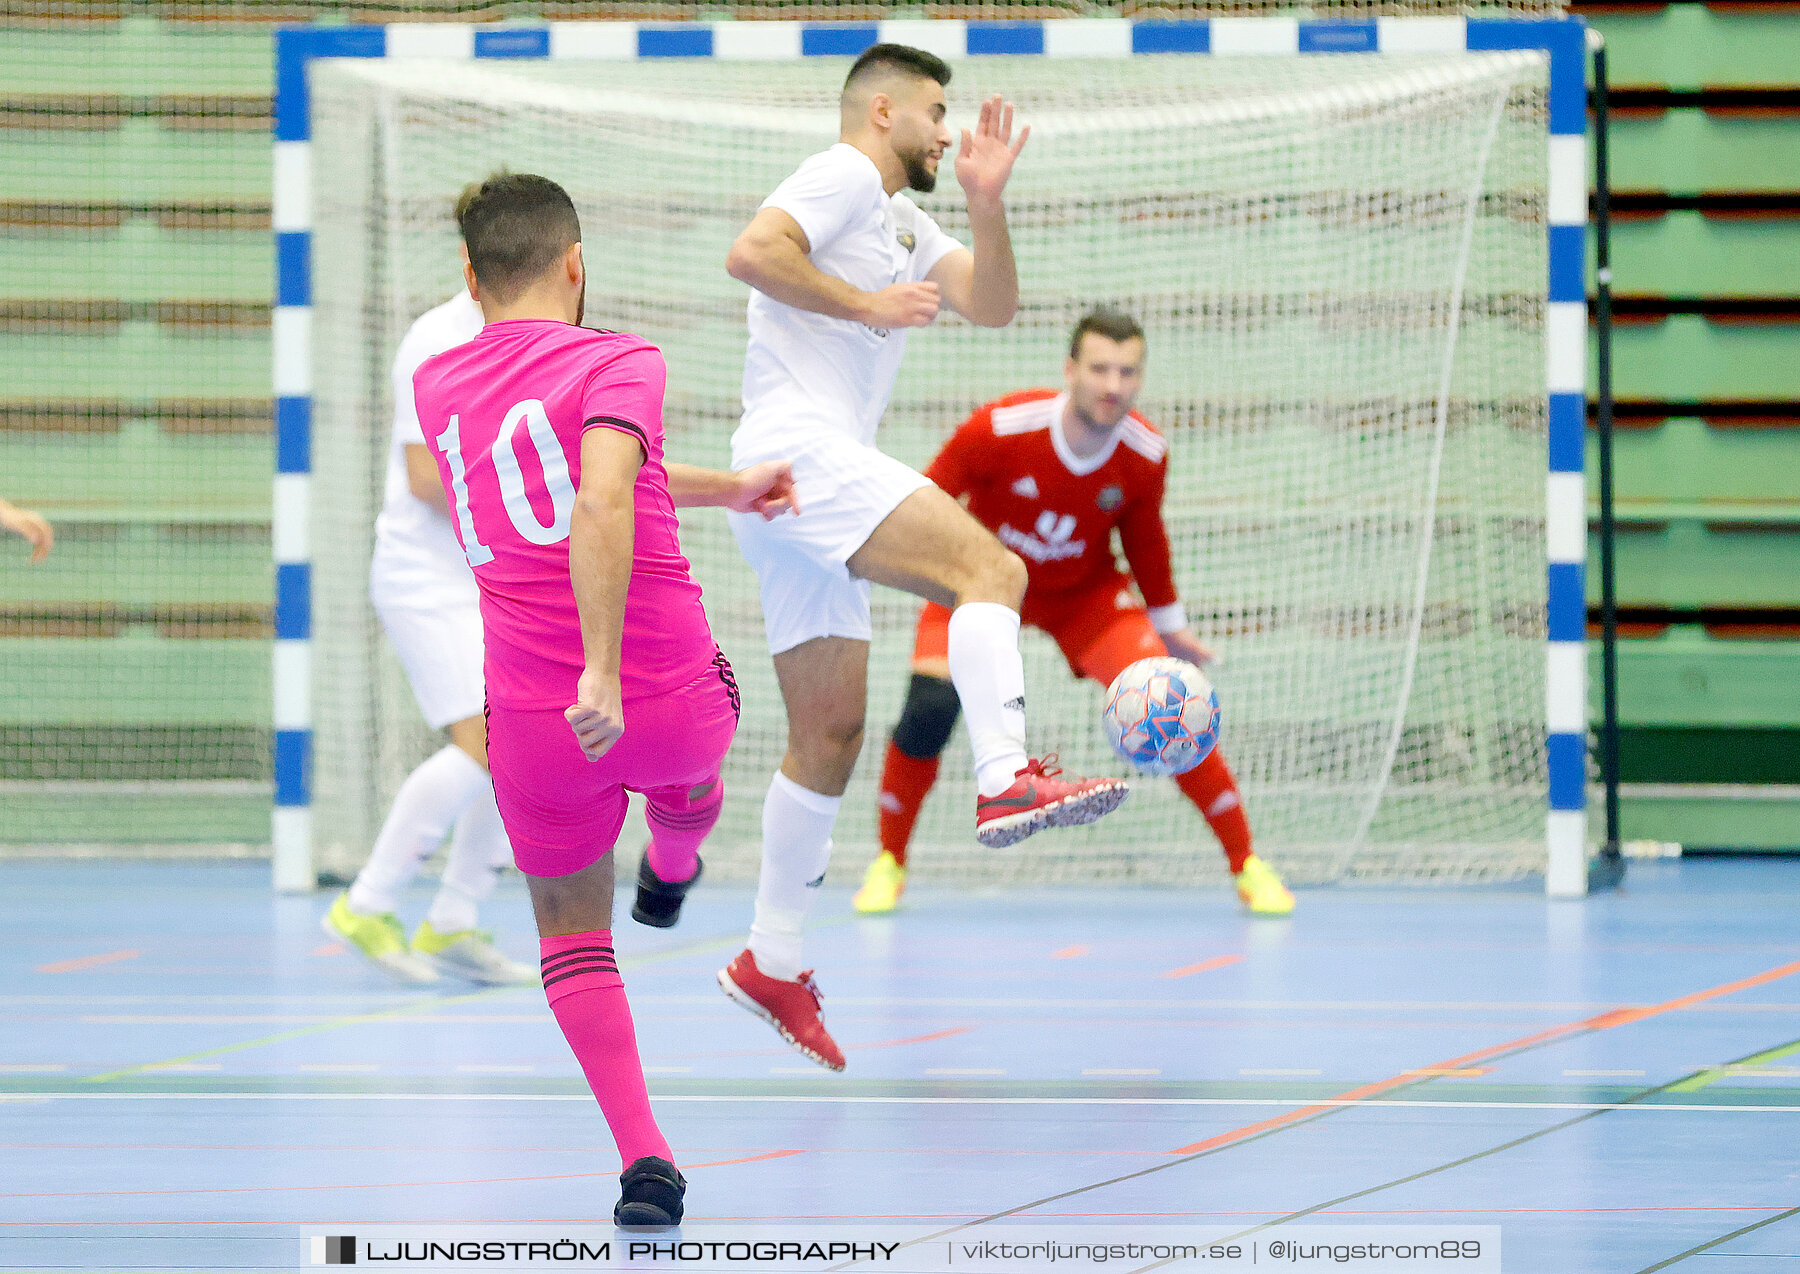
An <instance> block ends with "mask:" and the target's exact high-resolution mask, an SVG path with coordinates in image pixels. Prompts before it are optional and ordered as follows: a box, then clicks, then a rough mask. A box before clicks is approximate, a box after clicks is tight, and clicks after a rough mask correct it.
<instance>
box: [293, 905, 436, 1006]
mask: <svg viewBox="0 0 1800 1274" xmlns="http://www.w3.org/2000/svg"><path fill="white" fill-rule="evenodd" d="M319 927H320V928H321V929H323V930H324V931H325V932H326V934H328V935H329V936H331V937H333V938H342V939H343V940H344V941H345V942H348V943H349V944H350V945H351V946H353V947H355V948H356V949H357V950H358V951H360V952H362V954H363V956H364V957H365V958H366V959H367V960H368V961H369V963H370V964H372V965H374V966H375V967H376V968H378V969H380V970H381V971H382V972H383V973H386V974H387V975H388V976H389V977H391V978H393V979H394V980H396V981H398V982H411V983H425V982H436V981H437V976H438V975H437V970H436V969H434V968H433V967H432V966H431V964H430V963H429V962H428V961H425V960H422V959H420V958H419V957H418V956H416V955H414V954H413V953H412V952H411V951H410V950H409V949H408V948H407V945H406V930H404V929H402V928H401V927H400V919H399V917H397V916H396V915H394V913H393V912H391V911H384V912H381V913H380V914H378V915H366V914H364V913H363V912H360V911H352V910H351V909H350V894H349V891H347V890H346V891H345V892H344V893H341V894H339V895H338V898H337V901H336V902H334V903H332V904H331V910H330V911H328V912H326V913H325V915H324V917H323V918H322V919H321V920H320V921H319Z"/></svg>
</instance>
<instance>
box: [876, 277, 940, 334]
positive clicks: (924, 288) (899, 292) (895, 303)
mask: <svg viewBox="0 0 1800 1274" xmlns="http://www.w3.org/2000/svg"><path fill="white" fill-rule="evenodd" d="M938 304H939V297H938V285H937V284H935V283H892V284H889V285H888V286H887V287H884V288H882V289H881V291H879V292H877V293H875V294H874V296H873V297H872V298H871V300H870V303H869V317H868V319H867V322H868V325H869V326H870V327H924V326H925V325H926V324H927V323H929V322H931V320H932V319H934V318H936V317H937V312H938Z"/></svg>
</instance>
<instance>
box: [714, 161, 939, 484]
mask: <svg viewBox="0 0 1800 1274" xmlns="http://www.w3.org/2000/svg"><path fill="white" fill-rule="evenodd" d="M762 206H763V207H764V208H779V209H781V210H782V211H783V212H785V213H787V214H788V215H789V216H791V217H792V218H793V219H794V220H795V221H796V222H798V223H799V225H800V229H801V230H802V231H804V232H805V234H806V241H807V243H808V244H809V245H810V247H811V251H810V253H809V254H808V256H809V258H810V260H811V261H812V263H813V265H814V266H815V267H817V268H818V269H819V270H820V271H822V272H823V273H825V274H830V275H834V276H836V277H837V278H840V279H843V280H844V281H845V282H846V283H849V284H850V285H851V286H853V287H856V288H860V289H862V290H863V291H865V292H879V291H880V290H881V289H882V288H885V287H888V286H889V285H890V284H894V283H918V282H922V281H923V280H924V278H925V276H926V275H927V274H929V273H930V272H931V269H932V267H933V266H935V265H936V264H937V263H938V262H939V261H941V260H943V258H944V256H945V255H946V254H948V253H951V252H954V251H956V250H957V249H958V248H960V247H961V246H962V245H961V244H960V243H958V242H957V241H956V240H955V239H952V238H951V237H950V236H949V235H947V234H945V233H944V232H943V230H942V229H940V228H939V227H938V224H937V222H935V221H933V220H932V219H931V218H930V217H928V216H927V215H926V214H925V213H924V212H922V211H920V209H919V206H918V205H917V204H915V203H913V201H912V200H911V199H908V198H907V197H906V196H905V195H901V194H896V195H889V194H888V193H887V191H886V190H885V189H884V188H883V186H882V184H881V172H880V170H879V169H877V168H876V167H875V161H874V160H872V159H870V158H869V157H868V156H867V155H865V154H863V153H862V152H861V151H860V150H858V149H856V147H854V146H852V145H850V144H849V143H848V142H839V143H838V144H837V145H835V146H833V147H832V148H831V149H830V150H825V151H821V152H820V153H818V154H817V155H814V156H813V157H812V158H810V159H808V160H807V161H806V162H805V163H803V164H801V165H800V167H799V168H797V169H796V170H795V171H794V174H793V176H791V177H789V178H788V179H787V180H786V181H784V182H782V183H781V184H780V185H779V186H777V187H776V188H775V193H774V194H772V195H770V196H769V197H768V198H767V199H765V200H763V203H762ZM748 320H749V327H750V344H749V348H748V350H747V351H746V353H745V356H744V418H743V422H742V423H741V424H740V425H739V426H738V431H737V434H736V435H735V436H734V437H733V440H732V441H733V445H734V447H742V448H744V449H745V450H756V449H757V448H756V447H755V446H754V445H753V444H754V442H756V441H758V440H760V439H761V438H762V437H763V436H765V435H776V434H782V433H785V434H787V435H788V436H790V437H791V435H792V431H793V430H794V429H795V427H796V426H800V427H805V426H806V425H809V424H810V425H812V426H814V427H819V426H823V427H825V428H828V429H831V430H834V431H837V432H841V433H844V434H847V435H849V436H850V437H852V438H854V439H855V440H856V441H858V442H860V443H863V444H864V445H865V446H868V445H873V443H874V441H875V427H876V425H878V424H879V423H880V422H881V414H882V412H884V411H886V410H887V404H888V397H889V396H890V395H891V394H892V393H893V391H894V377H895V376H896V375H898V374H899V371H900V356H901V355H902V354H903V353H904V352H905V350H906V329H905V328H896V329H894V330H891V331H890V330H884V329H880V328H873V327H869V326H867V325H866V324H863V323H856V322H853V321H851V320H849V319H838V318H831V317H829V316H828V315H824V314H817V313H814V312H813V311H811V310H802V309H798V308H796V307H795V306H792V305H785V304H783V303H782V302H780V301H777V300H775V299H773V298H772V297H768V296H765V295H764V294H763V293H761V292H758V291H756V290H754V289H753V290H752V291H751V293H750V306H749V311H748Z"/></svg>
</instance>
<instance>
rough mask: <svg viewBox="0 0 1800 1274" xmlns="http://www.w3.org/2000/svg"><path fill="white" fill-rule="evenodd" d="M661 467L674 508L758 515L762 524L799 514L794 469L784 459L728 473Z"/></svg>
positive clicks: (687, 466)
mask: <svg viewBox="0 0 1800 1274" xmlns="http://www.w3.org/2000/svg"><path fill="white" fill-rule="evenodd" d="M664 467H665V469H666V471H667V472H668V475H669V498H670V499H671V500H672V501H674V504H675V507H676V508H678V509H690V508H719V509H730V510H731V511H732V512H733V513H759V514H761V515H762V519H763V521H765V522H773V521H774V520H775V519H776V518H778V517H780V516H781V515H782V514H784V513H798V512H800V499H799V496H798V495H797V494H796V493H795V491H794V467H793V466H792V465H791V464H789V463H788V462H787V461H785V460H765V461H763V463H761V464H753V465H751V466H750V467H749V468H747V469H738V470H735V471H731V472H727V471H726V470H724V469H703V468H701V467H699V466H698V465H691V464H676V463H673V462H670V463H668V464H666V465H665V466H664Z"/></svg>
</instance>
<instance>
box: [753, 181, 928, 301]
mask: <svg viewBox="0 0 1800 1274" xmlns="http://www.w3.org/2000/svg"><path fill="white" fill-rule="evenodd" d="M811 251H812V244H811V243H809V242H808V241H807V238H806V232H805V231H804V230H802V229H801V228H800V223H799V222H798V221H795V220H794V218H793V217H792V216H790V215H789V214H788V213H785V212H783V211H782V210H781V209H779V208H764V209H762V210H761V211H760V212H758V213H757V214H756V216H755V217H754V218H752V219H751V222H750V224H749V225H747V226H745V227H744V229H743V231H742V233H740V234H739V235H738V237H737V240H736V241H735V242H734V243H733V244H732V245H731V251H730V252H729V253H727V254H726V257H725V272H726V273H727V274H729V275H730V276H731V277H732V278H734V279H736V280H737V281H738V282H740V283H748V284H749V285H750V286H751V287H753V288H755V289H756V290H757V291H758V292H761V293H762V294H763V295H765V296H769V297H773V298H774V299H775V300H777V301H780V302H781V303H782V304H783V305H791V306H793V307H794V308H795V309H800V310H810V311H812V312H813V313H815V314H823V315H826V316H827V317H829V318H837V319H848V320H849V321H850V322H853V323H866V324H868V325H869V326H870V327H924V326H925V325H926V324H927V323H929V322H931V320H932V319H934V318H936V317H937V312H938V285H937V284H935V283H895V284H892V285H890V286H888V287H885V288H882V289H881V290H880V291H879V292H864V291H863V290H862V289H861V288H857V287H852V286H851V285H850V284H849V283H846V282H845V281H844V280H843V279H840V278H838V277H837V276H836V275H833V274H827V273H825V272H824V271H823V270H821V269H819V268H818V267H817V266H815V265H814V264H813V263H812V261H811V260H810V258H809V256H808V254H809V253H811Z"/></svg>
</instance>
